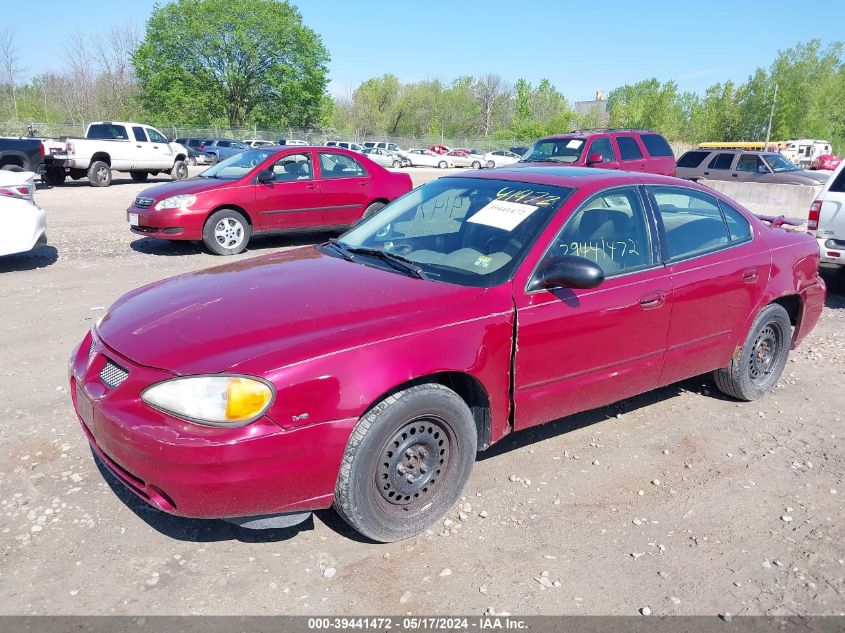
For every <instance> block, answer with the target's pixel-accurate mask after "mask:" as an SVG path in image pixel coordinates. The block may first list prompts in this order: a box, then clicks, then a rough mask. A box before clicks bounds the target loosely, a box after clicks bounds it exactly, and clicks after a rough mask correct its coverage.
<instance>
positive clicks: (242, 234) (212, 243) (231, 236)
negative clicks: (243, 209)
mask: <svg viewBox="0 0 845 633" xmlns="http://www.w3.org/2000/svg"><path fill="white" fill-rule="evenodd" d="M251 235H252V227H251V226H250V225H249V222H247V220H246V218H244V216H243V215H241V214H240V213H239V212H237V211H235V210H234V209H220V210H219V211H215V212H214V213H212V214H211V215H210V216H209V218H208V219H207V220H206V221H205V226H204V227H203V230H202V241H203V244H205V247H206V248H207V249H208V250H210V251H211V252H212V253H214V254H215V255H236V254H237V253H240V252H241V251H243V250H244V249H245V248H246V245H247V242H249V238H250V236H251Z"/></svg>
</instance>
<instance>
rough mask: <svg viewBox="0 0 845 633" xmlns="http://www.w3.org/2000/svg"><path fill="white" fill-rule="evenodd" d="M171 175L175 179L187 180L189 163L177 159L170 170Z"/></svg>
mask: <svg viewBox="0 0 845 633" xmlns="http://www.w3.org/2000/svg"><path fill="white" fill-rule="evenodd" d="M170 177H171V178H173V180H185V178H187V177H188V164H187V163H186V162H185V161H184V160H177V161H176V162H175V163H173V169H171V170H170Z"/></svg>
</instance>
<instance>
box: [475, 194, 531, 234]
mask: <svg viewBox="0 0 845 633" xmlns="http://www.w3.org/2000/svg"><path fill="white" fill-rule="evenodd" d="M536 210H537V207H532V206H531V205H529V204H520V203H519V202H507V201H505V200H493V202H491V203H490V204H488V205H487V206H485V207H482V208H481V209H480V210H479V211H478V213H476V214H475V215H473V216H472V217H471V218H470V219H469V220H467V222H474V223H475V224H486V225H487V226H494V227H496V228H497V229H503V230H505V231H513V230H514V229H515V228H516V227H517V226H519V224H520V222H522V221H523V220H524V219H525V218H527V217H528V216H529V215H531V214H532V213H534V212H535V211H536Z"/></svg>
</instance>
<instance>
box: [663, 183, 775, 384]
mask: <svg viewBox="0 0 845 633" xmlns="http://www.w3.org/2000/svg"><path fill="white" fill-rule="evenodd" d="M647 189H648V191H649V194H650V199H651V203H652V205H653V206H654V208H655V209H656V210H657V217H658V222H659V224H661V225H662V232H663V236H662V239H663V244H664V251H665V252H664V257H665V258H666V266H667V269H668V271H669V273H670V274H671V278H672V294H671V301H672V322H671V324H670V326H669V338H668V341H667V346H666V360H665V363H664V370H663V375H662V376H661V377H660V383H661V384H662V385H667V384H670V383H673V382H676V381H678V380H683V379H684V378H689V377H691V376H697V375H699V374H702V373H705V372H709V371H712V370H714V369H717V368H719V367H724V366H726V365H727V364H728V361H729V360H730V358H731V355H732V354H733V353H734V351H735V346H736V343H737V341H738V340H741V339H742V338H743V337H744V335H745V333H744V332H742V331H741V330H742V328H743V327H744V325H745V323H746V321H747V319H748V316H749V315H750V314H751V312H752V311H753V310H754V309H755V307H756V306H757V305H758V304H759V303H760V301H762V298H763V294H764V292H765V289H766V284H767V282H768V279H769V273H770V270H771V256H770V254H769V251H768V248H767V247H765V246H764V245H761V242H760V240H759V238H757V239H755V237H754V236H753V235H752V228H751V225H750V224H749V222H748V221H747V220H746V219H745V218H744V217H743V215H742V214H741V213H740V212H739V211H738V210H736V209H734V208H732V207H731V206H730V205H727V204H725V203H724V202H722V201H720V200H718V199H717V198H716V197H715V196H711V195H709V194H707V193H704V192H702V191H698V190H694V189H690V188H687V187H683V186H671V187H664V186H660V187H657V186H654V187H648V188H647Z"/></svg>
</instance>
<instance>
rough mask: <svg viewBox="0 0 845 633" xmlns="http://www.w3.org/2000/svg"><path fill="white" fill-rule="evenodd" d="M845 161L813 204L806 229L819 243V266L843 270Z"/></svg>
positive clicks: (844, 262)
mask: <svg viewBox="0 0 845 633" xmlns="http://www.w3.org/2000/svg"><path fill="white" fill-rule="evenodd" d="M843 206H845V161H842V162H841V163H839V167H837V168H836V171H834V172H833V174H832V175H831V176H830V178H828V180H827V182H826V183H825V185H824V187H822V190H821V191H820V192H819V194H818V195H817V196H816V199H815V201H814V202H813V204H812V205H810V218H809V220H807V230H808V231H809V232H810V233H812V234H814V235H815V236H816V240H817V241H818V243H819V255H820V256H821V259H820V261H819V265H820V266H825V267H834V268H839V269H840V270H841V269H842V266H845V215H843V213H842V209H843Z"/></svg>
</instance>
